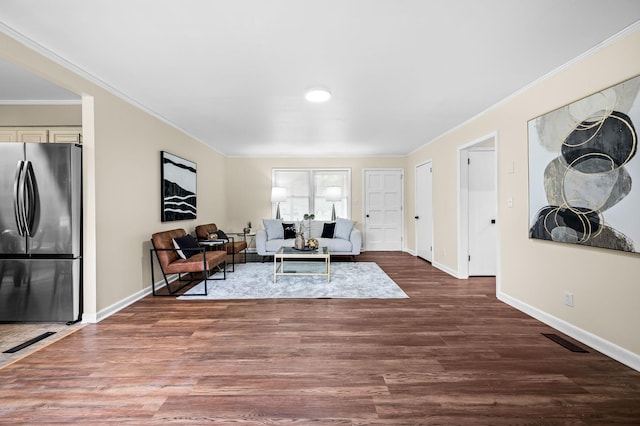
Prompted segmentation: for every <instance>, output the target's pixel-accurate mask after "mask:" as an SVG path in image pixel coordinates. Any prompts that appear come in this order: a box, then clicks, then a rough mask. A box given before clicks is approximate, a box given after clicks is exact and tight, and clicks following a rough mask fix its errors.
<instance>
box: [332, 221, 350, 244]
mask: <svg viewBox="0 0 640 426" xmlns="http://www.w3.org/2000/svg"><path fill="white" fill-rule="evenodd" d="M353 225H354V223H353V222H352V221H350V220H349V219H343V218H341V217H339V218H337V219H336V232H335V234H334V238H342V239H343V240H348V239H349V236H350V235H351V230H352V229H353Z"/></svg>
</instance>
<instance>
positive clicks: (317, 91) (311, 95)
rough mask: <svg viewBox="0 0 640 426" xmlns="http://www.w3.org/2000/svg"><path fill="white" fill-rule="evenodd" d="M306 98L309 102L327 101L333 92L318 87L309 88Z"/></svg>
mask: <svg viewBox="0 0 640 426" xmlns="http://www.w3.org/2000/svg"><path fill="white" fill-rule="evenodd" d="M304 97H305V99H306V100H308V101H309V102H326V101H328V100H329V99H331V92H329V91H328V90H327V89H323V88H320V87H316V88H313V89H309V90H308V91H307V93H305V95H304Z"/></svg>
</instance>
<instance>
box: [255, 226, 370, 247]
mask: <svg viewBox="0 0 640 426" xmlns="http://www.w3.org/2000/svg"><path fill="white" fill-rule="evenodd" d="M262 222H263V224H264V227H265V229H260V230H259V231H257V232H256V250H257V252H258V254H259V255H260V256H273V255H274V254H275V253H276V252H277V251H278V249H280V247H282V246H288V247H293V243H294V241H295V238H287V239H285V238H284V230H283V227H282V223H283V221H282V220H280V219H264V220H263V221H262ZM284 223H292V222H291V221H284ZM325 223H327V224H330V223H332V222H331V221H321V220H312V221H310V223H309V221H304V225H305V229H306V230H305V234H304V238H305V239H306V240H308V239H309V238H315V239H317V240H318V242H319V244H320V246H321V247H322V246H327V247H328V248H329V253H330V254H332V255H342V256H355V255H358V254H360V248H361V246H362V233H361V232H360V230H359V229H357V228H356V227H355V226H354V223H353V222H352V221H350V220H348V219H342V218H337V220H336V221H335V232H334V236H333V238H327V237H325V238H323V237H322V233H323V230H324V224H325ZM309 225H311V226H310V229H309Z"/></svg>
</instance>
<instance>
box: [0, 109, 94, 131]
mask: <svg viewBox="0 0 640 426" xmlns="http://www.w3.org/2000/svg"><path fill="white" fill-rule="evenodd" d="M81 124H82V106H81V105H80V104H78V105H0V126H80V125H81Z"/></svg>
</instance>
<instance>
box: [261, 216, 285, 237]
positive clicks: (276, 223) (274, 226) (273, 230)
mask: <svg viewBox="0 0 640 426" xmlns="http://www.w3.org/2000/svg"><path fill="white" fill-rule="evenodd" d="M262 223H263V224H264V230H265V231H267V240H279V239H282V238H284V232H283V230H282V219H262Z"/></svg>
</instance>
